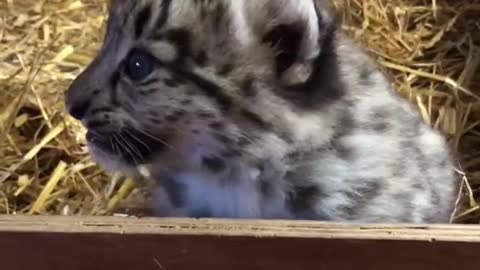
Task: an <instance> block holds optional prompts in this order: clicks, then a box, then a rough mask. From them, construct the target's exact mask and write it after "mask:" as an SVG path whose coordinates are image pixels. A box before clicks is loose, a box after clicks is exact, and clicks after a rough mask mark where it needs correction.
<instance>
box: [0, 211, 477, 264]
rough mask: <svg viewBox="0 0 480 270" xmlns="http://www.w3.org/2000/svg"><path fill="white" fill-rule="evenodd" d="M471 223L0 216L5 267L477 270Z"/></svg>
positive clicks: (474, 230)
mask: <svg viewBox="0 0 480 270" xmlns="http://www.w3.org/2000/svg"><path fill="white" fill-rule="evenodd" d="M479 254H480V226H458V225H437V226H411V225H367V226H365V225H355V224H331V223H321V222H291V221H265V220H264V221H253V220H252V221H248V220H244V221H239V220H190V219H136V218H103V217H101V218H99V217H68V218H66V217H12V216H0V260H1V262H0V265H1V269H9V270H17V269H18V270H26V269H35V270H56V269H59V270H64V269H68V270H77V269H78V270H83V269H85V270H87V269H89V270H95V269H115V270H124V269H125V270H127V269H128V270H133V269H142V270H148V269H152V270H153V269H161V270H163V269H234V270H236V269H238V270H240V269H275V270H283V269H285V270H287V269H288V270H292V269H302V270H305V269H328V270H344V269H368V270H376V269H402V270H403V269H409V270H414V269H419V270H420V269H422V270H430V269H432V270H433V269H436V270H438V269H440V270H441V269H454V268H457V267H459V268H461V269H477V268H478V265H476V263H475V262H476V261H477V259H478V257H479Z"/></svg>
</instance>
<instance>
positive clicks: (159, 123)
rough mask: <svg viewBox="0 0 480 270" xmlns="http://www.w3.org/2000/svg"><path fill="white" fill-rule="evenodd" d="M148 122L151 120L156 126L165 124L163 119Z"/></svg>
mask: <svg viewBox="0 0 480 270" xmlns="http://www.w3.org/2000/svg"><path fill="white" fill-rule="evenodd" d="M148 120H150V121H151V122H152V123H154V124H157V125H161V124H163V121H162V120H161V119H157V118H148Z"/></svg>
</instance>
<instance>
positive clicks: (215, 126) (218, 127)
mask: <svg viewBox="0 0 480 270" xmlns="http://www.w3.org/2000/svg"><path fill="white" fill-rule="evenodd" d="M208 126H209V127H211V128H213V129H216V130H221V129H223V128H225V123H223V122H221V121H217V122H213V123H210V124H209V125H208Z"/></svg>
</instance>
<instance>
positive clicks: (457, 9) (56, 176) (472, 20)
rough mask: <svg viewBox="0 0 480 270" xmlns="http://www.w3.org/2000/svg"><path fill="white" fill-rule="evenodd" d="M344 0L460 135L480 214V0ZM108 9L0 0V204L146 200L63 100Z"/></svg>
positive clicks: (369, 43) (355, 24)
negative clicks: (97, 148) (97, 159)
mask: <svg viewBox="0 0 480 270" xmlns="http://www.w3.org/2000/svg"><path fill="white" fill-rule="evenodd" d="M336 4H337V7H338V9H339V11H340V13H341V14H342V17H343V19H344V29H345V30H346V31H347V32H349V34H351V35H352V36H353V37H354V38H355V39H356V40H358V41H359V42H361V43H362V44H363V45H365V46H366V47H367V48H368V49H369V51H370V52H371V53H372V55H373V56H375V57H377V59H378V60H379V62H380V63H381V66H382V67H383V68H384V70H385V72H386V73H387V74H389V75H390V76H391V78H392V79H393V81H394V84H395V87H396V89H397V90H398V91H399V93H401V94H402V95H403V96H405V97H406V98H408V99H409V100H410V101H411V102H412V103H414V104H416V105H418V108H419V110H420V111H421V112H422V115H423V118H424V120H425V121H426V122H428V123H430V124H431V125H432V126H435V127H436V128H439V129H441V130H443V131H444V132H445V133H446V134H448V135H449V136H450V138H451V142H452V147H453V148H454V149H455V151H456V152H457V153H458V154H459V155H458V156H459V160H460V163H459V165H458V175H459V179H460V180H462V190H461V192H460V194H459V203H458V207H457V210H456V213H455V217H454V221H455V222H462V223H479V220H480V205H479V204H478V203H479V202H480V128H479V127H478V124H479V123H480V97H479V96H480V69H479V64H480V22H479V21H478V18H479V17H480V1H466V0H463V1H440V0H437V1H435V0H434V1H419V0H418V1H414V0H404V1H401V0H397V1H388V0H369V1H367V0H365V1H362V0H337V1H336ZM105 12H106V3H105V2H104V1H94V0H83V1H80V0H50V1H47V0H22V1H14V0H0V89H1V90H0V213H6V214H55V215H111V214H115V213H129V211H134V210H135V209H136V208H139V209H140V208H141V207H142V206H144V204H145V202H146V201H147V200H148V198H147V195H146V186H147V185H144V184H143V183H140V184H138V183H136V182H134V181H132V180H131V179H124V178H122V177H121V176H115V175H113V176H111V175H106V174H105V173H103V172H102V171H101V170H100V169H99V168H98V167H96V166H95V164H94V163H92V162H91V161H90V159H89V157H88V153H87V151H86V149H85V146H84V143H83V132H84V131H83V130H82V128H81V127H80V126H79V125H78V124H77V123H76V122H74V121H72V119H70V118H69V117H68V116H67V115H66V113H65V111H64V107H63V92H64V90H65V89H66V88H67V87H68V85H69V83H70V82H71V80H72V79H73V78H74V77H75V76H76V75H78V74H79V72H80V70H81V69H82V68H83V67H85V65H86V64H88V63H89V61H90V60H91V58H92V57H93V55H94V54H95V52H96V50H97V49H98V47H99V45H100V42H101V38H102V35H103V23H104V15H105ZM124 206H128V207H129V208H128V209H127V208H126V207H124Z"/></svg>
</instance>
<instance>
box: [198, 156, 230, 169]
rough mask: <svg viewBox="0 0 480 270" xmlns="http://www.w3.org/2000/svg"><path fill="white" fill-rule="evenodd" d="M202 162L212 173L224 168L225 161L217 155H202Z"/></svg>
mask: <svg viewBox="0 0 480 270" xmlns="http://www.w3.org/2000/svg"><path fill="white" fill-rule="evenodd" d="M202 163H203V165H204V166H205V167H207V168H208V169H209V170H210V171H212V172H214V173H218V172H220V171H222V170H224V169H225V168H226V164H225V161H224V160H223V159H221V158H219V157H204V158H203V159H202Z"/></svg>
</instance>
